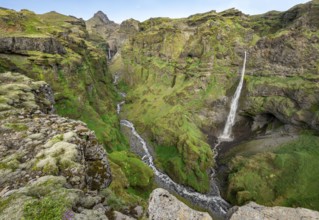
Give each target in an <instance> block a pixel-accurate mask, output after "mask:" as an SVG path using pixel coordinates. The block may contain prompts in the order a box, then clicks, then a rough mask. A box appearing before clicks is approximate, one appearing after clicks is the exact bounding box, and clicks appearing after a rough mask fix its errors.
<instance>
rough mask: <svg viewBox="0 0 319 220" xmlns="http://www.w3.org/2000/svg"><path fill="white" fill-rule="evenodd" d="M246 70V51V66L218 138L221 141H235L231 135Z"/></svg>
mask: <svg viewBox="0 0 319 220" xmlns="http://www.w3.org/2000/svg"><path fill="white" fill-rule="evenodd" d="M245 68H246V51H245V58H244V65H243V69H242V71H241V77H240V81H239V84H238V86H237V89H236V92H235V95H234V96H233V98H232V101H231V105H230V111H229V114H228V117H227V121H226V124H225V128H224V131H223V134H222V135H221V136H220V137H219V138H218V139H219V140H220V141H232V140H233V139H232V137H231V133H232V127H233V125H234V123H235V117H236V111H237V107H238V101H239V97H240V93H241V89H242V87H243V82H244V75H245Z"/></svg>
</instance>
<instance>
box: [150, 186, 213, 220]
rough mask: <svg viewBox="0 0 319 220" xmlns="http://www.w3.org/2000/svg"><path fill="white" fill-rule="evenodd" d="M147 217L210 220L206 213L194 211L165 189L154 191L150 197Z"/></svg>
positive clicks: (154, 218)
mask: <svg viewBox="0 0 319 220" xmlns="http://www.w3.org/2000/svg"><path fill="white" fill-rule="evenodd" d="M148 215H149V219H151V220H164V219H171V220H211V219H212V218H211V217H210V215H208V213H205V212H199V211H195V210H193V209H191V208H189V207H188V206H186V205H185V204H184V203H182V202H181V201H179V200H178V199H176V198H175V196H173V195H171V194H170V193H169V192H168V191H167V190H165V189H161V188H158V189H155V190H154V191H153V192H152V194H151V195H150V199H149V206H148Z"/></svg>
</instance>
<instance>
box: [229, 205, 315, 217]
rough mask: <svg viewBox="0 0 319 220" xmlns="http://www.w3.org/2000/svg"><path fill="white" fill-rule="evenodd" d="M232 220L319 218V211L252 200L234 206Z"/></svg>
mask: <svg viewBox="0 0 319 220" xmlns="http://www.w3.org/2000/svg"><path fill="white" fill-rule="evenodd" d="M230 212H233V214H232V216H231V217H230V220H242V219H245V220H255V219H263V220H267V219H269V220H270V219H289V220H300V219H309V220H310V219H319V212H317V211H312V210H309V209H304V208H287V207H279V206H276V207H265V206H261V205H258V204H256V203H254V202H250V203H249V204H247V205H244V206H241V207H234V208H233V210H230Z"/></svg>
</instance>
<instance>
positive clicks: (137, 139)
mask: <svg viewBox="0 0 319 220" xmlns="http://www.w3.org/2000/svg"><path fill="white" fill-rule="evenodd" d="M245 64H246V52H245V58H244V64H243V68H242V73H241V78H240V82H239V84H238V87H237V89H236V92H235V94H234V97H233V98H232V102H231V109H230V112H229V115H228V118H227V121H226V124H225V129H224V132H223V134H222V135H221V136H220V137H219V138H218V143H217V144H216V145H215V146H214V147H213V151H214V155H215V156H214V158H216V156H217V155H218V151H217V148H218V146H219V145H220V144H221V143H222V142H227V141H232V140H233V138H232V137H231V129H232V126H233V125H234V121H235V116H236V110H237V106H238V100H239V97H240V92H241V89H242V85H243V79H244V74H245ZM118 80H119V75H117V74H116V75H115V77H114V81H113V83H114V85H115V86H116V85H117V83H118ZM118 93H119V94H120V95H121V96H122V97H123V98H125V96H126V94H125V93H123V92H118ZM124 104H125V101H121V102H120V103H118V104H117V114H120V112H121V106H122V105H124ZM120 124H121V126H124V127H127V128H129V129H128V131H129V132H130V134H128V135H129V136H130V138H129V139H130V145H131V147H132V148H139V151H138V152H136V153H138V154H139V155H140V156H141V158H142V160H143V162H144V163H146V164H147V165H148V166H149V167H150V168H151V169H152V170H153V172H154V174H155V181H156V183H157V184H158V185H159V186H160V187H163V188H165V189H167V190H169V191H170V192H173V193H176V194H178V195H179V196H181V197H183V198H185V199H187V200H188V201H190V202H191V203H192V204H193V205H196V206H198V207H200V208H203V209H206V210H208V211H209V212H210V213H211V215H212V216H213V217H214V219H224V218H225V216H226V213H227V211H228V209H229V208H230V207H231V206H230V204H228V203H227V202H226V201H225V200H224V199H223V198H222V197H221V196H220V192H219V188H218V185H217V184H216V181H215V180H214V177H215V170H214V169H212V173H211V181H210V184H211V187H210V188H211V191H210V192H209V193H208V194H201V193H198V192H196V191H194V190H193V189H191V188H190V187H186V186H183V185H181V184H178V183H176V182H174V181H173V180H172V179H171V178H170V177H169V176H168V175H166V174H165V173H163V172H161V171H160V170H158V169H157V168H156V166H155V164H154V159H153V156H152V154H151V153H150V149H151V148H150V147H149V146H148V144H147V143H146V141H145V140H144V139H143V138H142V137H141V136H140V135H139V134H138V133H137V131H136V129H135V127H134V124H133V123H132V122H130V121H128V120H121V121H120ZM141 149H142V151H141Z"/></svg>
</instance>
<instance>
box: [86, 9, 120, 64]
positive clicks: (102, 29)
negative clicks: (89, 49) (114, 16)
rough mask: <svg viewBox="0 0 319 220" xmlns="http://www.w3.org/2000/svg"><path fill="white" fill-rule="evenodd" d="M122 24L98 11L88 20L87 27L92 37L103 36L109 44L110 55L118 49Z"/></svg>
mask: <svg viewBox="0 0 319 220" xmlns="http://www.w3.org/2000/svg"><path fill="white" fill-rule="evenodd" d="M119 27H120V25H119V24H116V23H115V22H113V21H110V20H109V19H108V17H107V16H106V14H104V13H103V12H102V11H98V12H97V13H95V14H94V16H93V17H92V18H90V19H89V20H87V21H86V29H87V31H88V32H89V34H90V36H91V38H92V39H98V38H102V39H104V40H105V41H106V42H107V44H108V50H109V53H110V56H112V57H113V56H114V54H115V53H116V52H117V50H118V48H117V47H118V45H119V43H118V30H119ZM109 58H111V57H109Z"/></svg>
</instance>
